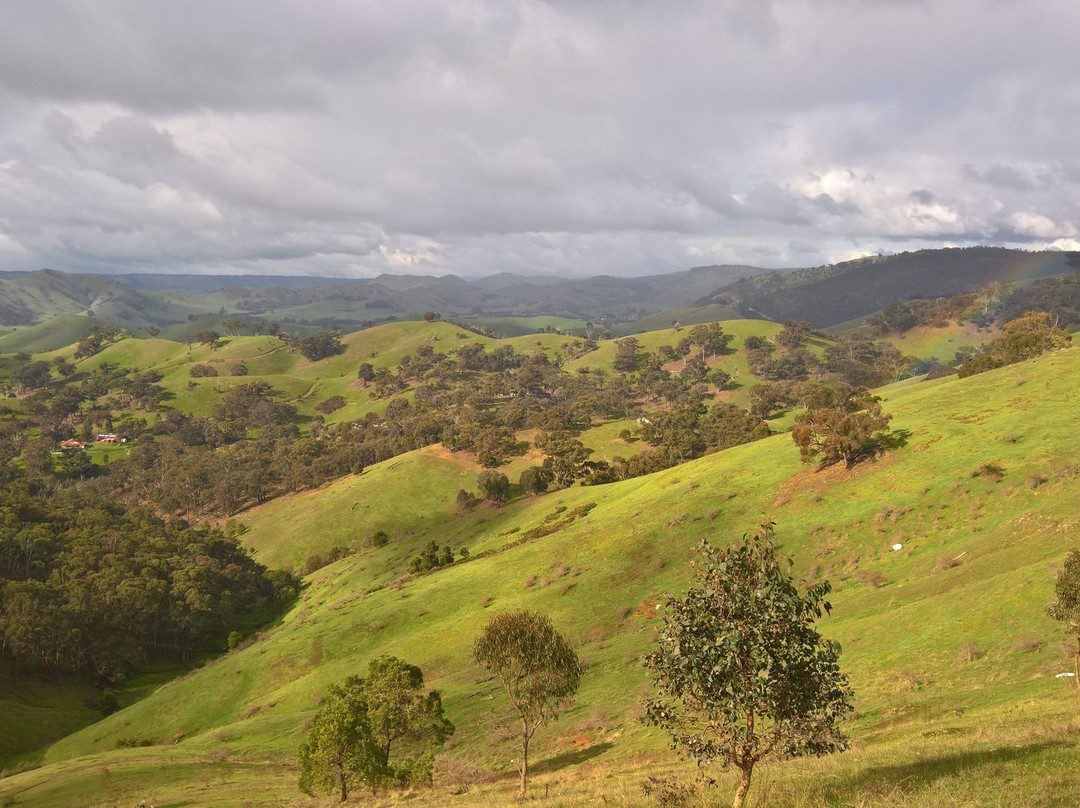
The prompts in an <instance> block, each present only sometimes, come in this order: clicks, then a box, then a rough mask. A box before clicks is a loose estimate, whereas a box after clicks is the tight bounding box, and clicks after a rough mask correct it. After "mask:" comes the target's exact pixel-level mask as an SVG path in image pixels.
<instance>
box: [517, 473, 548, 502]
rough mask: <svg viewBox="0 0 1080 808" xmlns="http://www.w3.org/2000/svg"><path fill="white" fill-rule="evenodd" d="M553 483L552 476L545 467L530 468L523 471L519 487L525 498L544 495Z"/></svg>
mask: <svg viewBox="0 0 1080 808" xmlns="http://www.w3.org/2000/svg"><path fill="white" fill-rule="evenodd" d="M550 482H551V474H550V473H549V471H548V469H546V468H544V467H543V466H529V467H528V468H526V469H523V470H522V472H521V476H520V477H519V478H518V487H519V488H520V489H521V493H522V495H523V496H531V495H532V494H542V493H544V492H545V491H547V489H548V483H550Z"/></svg>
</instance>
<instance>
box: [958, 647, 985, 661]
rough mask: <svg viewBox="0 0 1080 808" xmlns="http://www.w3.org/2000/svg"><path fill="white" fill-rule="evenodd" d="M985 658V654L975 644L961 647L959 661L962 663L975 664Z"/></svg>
mask: <svg viewBox="0 0 1080 808" xmlns="http://www.w3.org/2000/svg"><path fill="white" fill-rule="evenodd" d="M983 656H984V652H983V651H981V650H980V649H979V646H978V644H976V643H974V642H966V643H964V644H963V645H961V646H960V654H959V659H960V661H961V662H964V663H966V662H974V661H975V660H976V659H982V657H983Z"/></svg>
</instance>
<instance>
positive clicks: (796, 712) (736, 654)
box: [645, 524, 852, 808]
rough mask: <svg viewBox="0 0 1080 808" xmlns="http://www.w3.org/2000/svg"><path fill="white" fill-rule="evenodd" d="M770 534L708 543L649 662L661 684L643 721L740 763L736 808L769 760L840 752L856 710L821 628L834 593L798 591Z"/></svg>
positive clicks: (767, 529)
mask: <svg viewBox="0 0 1080 808" xmlns="http://www.w3.org/2000/svg"><path fill="white" fill-rule="evenodd" d="M771 528H772V525H771V524H770V525H765V526H763V527H762V529H761V531H760V532H758V533H757V534H755V535H752V536H745V535H744V536H743V540H742V543H741V544H738V545H735V546H733V547H732V548H730V549H729V550H717V549H714V548H713V547H712V546H711V545H710V544H709V543H708V542H707V541H703V542H702V544H701V547H700V555H701V560H700V561H697V562H695V563H694V568H695V576H696V582H695V583H696V586H694V587H692V588H690V589H689V590H688V591H687V593H686V594H685V595H684V596H683V597H681V598H676V597H674V596H670V595H669V596H668V601H667V607H668V610H667V614H666V615H665V617H664V625H663V628H662V629H661V631H660V637H659V648H657V649H656V650H655V651H653V652H651V653H650V654H648V655H647V656H646V657H645V665H646V667H648V668H649V669H650V670H652V671H653V675H654V684H655V686H656V689H657V697H656V698H654V699H650V700H648V701H647V702H646V705H645V720H646V721H647V722H648V723H650V724H653V725H656V726H659V727H661V728H662V729H664V730H665V731H667V732H669V733H670V734H671V737H672V746H673V747H674V748H681V749H683V750H684V751H685V752H686V753H687V754H688V755H689V756H690V757H691V758H693V759H695V760H697V761H699V762H701V763H708V762H709V761H712V760H719V761H720V762H721V763H723V764H724V765H733V766H735V767H736V768H738V769H739V770H740V772H741V774H742V779H741V783H740V786H739V789H738V791H737V793H736V796H735V803H734V804H735V806H736V808H737V807H738V806H740V805H741V804H742V802H743V800H744V799H745V797H746V791H747V789H748V788H749V786H750V778H751V774H752V773H753V769H754V766H755V764H757V763H758V762H759V761H761V760H762V759H764V758H766V757H768V756H770V755H775V756H777V757H796V756H802V755H821V754H826V753H829V752H834V751H839V750H843V749H844V748H845V743H844V738H843V736H842V735H841V733H840V731H839V728H838V726H837V723H838V721H839V720H840V719H842V718H844V717H845V716H846V714H847V713H849V712H850V711H851V710H852V704H851V702H852V692H851V689H850V687H849V686H848V681H847V676H846V675H845V674H843V673H842V672H841V671H840V667H839V662H838V660H839V653H840V649H839V647H838V646H837V645H836V644H835V643H831V642H828V641H826V640H824V639H823V638H822V637H821V635H820V634H818V632H817V631H816V629H815V628H814V622H815V620H817V619H818V618H820V617H821V615H822V613H823V612H824V613H827V612H828V611H829V610H830V609H831V606H830V604H829V602H828V601H827V600H825V598H826V596H827V595H828V594H829V591H830V586H829V584H828V582H822V583H819V584H815V585H814V586H811V587H810V588H809V589H806V590H805V591H799V589H798V587H796V585H795V581H794V579H793V578H792V576H791V574H790V572H789V569H790V566H791V564H790V562H787V563H785V562H783V561H782V560H781V559H780V557H779V556H778V554H777V549H776V546H775V544H774V543H773V541H772V536H771V532H772V531H771Z"/></svg>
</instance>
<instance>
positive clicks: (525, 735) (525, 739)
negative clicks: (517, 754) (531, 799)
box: [521, 721, 529, 797]
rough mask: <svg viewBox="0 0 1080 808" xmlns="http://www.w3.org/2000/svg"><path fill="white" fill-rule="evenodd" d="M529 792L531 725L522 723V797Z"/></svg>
mask: <svg viewBox="0 0 1080 808" xmlns="http://www.w3.org/2000/svg"><path fill="white" fill-rule="evenodd" d="M528 790H529V725H528V724H527V723H525V722H524V721H522V722H521V796H522V797H524V796H525V795H526V794H527V793H528Z"/></svg>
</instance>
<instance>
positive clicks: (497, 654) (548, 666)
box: [473, 609, 584, 797]
mask: <svg viewBox="0 0 1080 808" xmlns="http://www.w3.org/2000/svg"><path fill="white" fill-rule="evenodd" d="M473 658H474V659H475V660H476V661H477V662H478V663H479V664H480V665H482V666H483V667H485V668H487V669H488V670H489V671H491V672H492V673H494V674H495V675H496V676H497V677H498V679H499V681H500V683H501V684H502V686H503V689H504V690H505V691H506V695H507V697H509V699H510V705H511V706H512V707H513V708H514V710H515V711H516V712H517V714H518V718H519V719H520V721H521V729H520V733H519V740H520V742H521V769H520V771H521V796H523V797H524V796H525V795H526V793H527V789H528V785H529V741H531V740H532V737H533V735H534V734H535V732H536V730H537V729H538V728H539V727H540V726H542V725H543V724H546V723H547V722H548V721H549V720H554V719H556V718H558V715H559V711H560V710H563V709H565V708H566V707H568V706H570V705H571V704H572V703H573V701H574V696H575V695H576V694H577V689H578V684H579V683H580V682H581V674H582V673H583V672H584V666H583V665H582V664H581V662H580V661H579V660H578V656H577V652H576V651H574V649H573V646H571V645H570V643H569V641H567V639H566V638H565V637H563V636H562V635H561V634H560V633H559V632H558V631H556V630H555V626H553V625H552V623H551V619H550V618H549V617H548V616H547V615H545V614H541V613H539V612H531V611H529V610H527V609H523V610H521V611H517V612H504V613H503V614H498V615H496V616H495V617H493V618H492V619H491V622H490V623H488V624H487V626H486V627H485V628H484V630H483V632H482V633H481V634H480V636H479V637H477V639H476V643H475V645H474V646H473Z"/></svg>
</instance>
